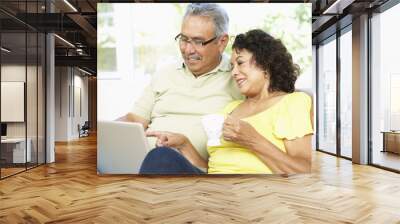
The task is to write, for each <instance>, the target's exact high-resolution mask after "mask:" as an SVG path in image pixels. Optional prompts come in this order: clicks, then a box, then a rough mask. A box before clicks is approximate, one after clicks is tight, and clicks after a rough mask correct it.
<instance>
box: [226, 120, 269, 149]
mask: <svg viewBox="0 0 400 224" xmlns="http://www.w3.org/2000/svg"><path fill="white" fill-rule="evenodd" d="M222 135H223V137H224V139H225V140H226V141H231V142H235V143H237V144H239V145H242V146H245V147H246V148H252V146H253V145H254V144H255V143H257V142H258V141H259V139H260V137H261V138H263V137H262V136H261V135H260V134H259V133H258V132H257V130H256V129H254V128H253V126H251V125H250V124H249V123H247V122H245V121H242V120H240V119H237V118H232V117H231V116H228V117H227V118H226V119H225V122H224V126H223V129H222Z"/></svg>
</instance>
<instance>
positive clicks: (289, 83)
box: [232, 29, 300, 93]
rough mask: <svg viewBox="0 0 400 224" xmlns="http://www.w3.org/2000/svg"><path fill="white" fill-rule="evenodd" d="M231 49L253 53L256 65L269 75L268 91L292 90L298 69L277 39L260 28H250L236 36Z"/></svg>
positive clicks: (290, 91)
mask: <svg viewBox="0 0 400 224" xmlns="http://www.w3.org/2000/svg"><path fill="white" fill-rule="evenodd" d="M232 49H233V50H243V49H246V50H247V51H249V52H251V53H252V54H253V58H252V60H255V62H256V65H257V66H258V67H259V68H261V69H263V70H264V71H267V73H268V74H269V75H270V84H269V88H268V91H269V92H275V91H283V92H287V93H292V92H294V88H295V87H294V84H295V82H296V79H297V76H298V75H299V74H300V69H299V66H298V65H296V64H294V63H293V60H292V55H291V54H290V53H289V52H288V50H287V49H286V47H285V46H284V45H283V43H282V42H281V41H280V40H279V39H275V38H274V37H272V36H271V35H269V34H268V33H266V32H264V31H262V30H260V29H255V30H250V31H248V32H246V33H245V34H239V35H237V36H236V38H235V41H234V42H233V45H232Z"/></svg>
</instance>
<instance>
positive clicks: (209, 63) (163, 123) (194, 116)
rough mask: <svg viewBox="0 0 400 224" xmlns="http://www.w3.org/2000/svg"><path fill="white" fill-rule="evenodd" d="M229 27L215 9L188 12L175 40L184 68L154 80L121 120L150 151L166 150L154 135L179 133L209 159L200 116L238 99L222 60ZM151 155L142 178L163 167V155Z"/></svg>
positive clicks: (202, 5) (192, 6) (175, 68)
mask: <svg viewBox="0 0 400 224" xmlns="http://www.w3.org/2000/svg"><path fill="white" fill-rule="evenodd" d="M228 23H229V19H228V16H227V13H226V12H225V11H224V9H222V8H221V7H220V6H219V5H217V4H212V3H197V4H190V5H189V6H188V7H187V9H186V13H185V15H184V17H183V22H182V26H181V32H180V33H179V34H178V35H177V36H176V37H175V40H176V41H177V42H178V44H179V48H180V51H181V54H182V58H183V63H180V64H179V66H176V65H175V66H172V67H169V68H165V69H162V70H161V72H160V73H159V74H156V75H155V76H154V78H153V80H152V82H151V83H150V85H149V86H148V87H146V88H145V90H144V93H143V95H142V96H141V98H139V100H138V101H137V103H136V104H135V105H134V107H133V109H132V111H131V112H130V113H128V114H127V115H125V116H124V117H123V118H122V119H121V120H125V121H132V122H140V123H142V124H143V126H144V127H145V128H147V130H148V131H147V133H148V136H152V137H150V138H149V143H150V145H151V146H155V147H156V146H165V145H163V144H162V142H165V141H163V140H165V139H160V135H159V134H158V133H159V132H158V131H163V133H165V131H167V132H173V133H179V134H182V135H184V136H185V137H187V138H188V139H189V140H190V142H191V143H192V144H193V146H194V147H195V148H196V149H197V150H198V152H199V154H200V155H201V156H202V157H203V158H205V159H207V158H208V154H207V150H206V142H207V137H206V134H205V132H204V130H203V128H202V126H201V120H200V119H201V116H203V115H205V114H211V113H216V112H218V111H219V110H221V109H222V108H223V107H224V106H225V105H226V104H227V103H229V102H231V101H232V100H235V99H239V98H241V95H240V93H239V91H238V89H237V86H236V84H235V83H234V81H233V80H232V79H231V77H230V70H231V69H230V64H229V59H228V58H227V57H226V56H225V55H223V52H224V49H225V48H226V46H227V44H228V40H229V37H228V34H227V32H228V25H229V24H228ZM157 138H158V139H157ZM163 138H167V137H166V135H163ZM171 150H172V149H171ZM152 151H154V152H156V151H159V150H152ZM154 152H153V156H152V157H151V158H147V159H146V160H145V164H143V165H142V169H141V173H157V172H159V170H152V168H151V167H153V166H154V165H157V164H159V163H161V162H162V161H161V160H162V158H161V157H162V155H161V154H157V155H154ZM168 162H172V163H173V161H168ZM150 163H151V164H150ZM179 166H180V165H179ZM178 171H179V170H178ZM178 171H177V173H179V172H178Z"/></svg>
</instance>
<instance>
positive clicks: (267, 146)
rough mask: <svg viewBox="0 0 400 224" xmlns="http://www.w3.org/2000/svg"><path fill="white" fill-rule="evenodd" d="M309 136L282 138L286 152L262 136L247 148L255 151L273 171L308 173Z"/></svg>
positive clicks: (309, 160) (309, 167)
mask: <svg viewBox="0 0 400 224" xmlns="http://www.w3.org/2000/svg"><path fill="white" fill-rule="evenodd" d="M311 136H312V135H306V136H304V137H301V138H297V139H294V140H284V144H285V148H286V153H284V152H282V151H281V150H280V149H279V148H278V147H276V146H275V145H274V144H272V143H271V142H270V141H268V140H267V139H265V138H264V137H263V136H261V138H260V139H259V140H258V141H257V142H255V143H253V144H251V145H249V149H251V150H252V151H253V152H255V153H256V154H257V155H258V157H259V158H260V159H261V160H262V161H263V162H264V163H265V164H266V165H267V166H268V167H269V168H270V169H271V170H272V171H273V173H285V174H294V173H308V172H310V171H311V158H312V156H311Z"/></svg>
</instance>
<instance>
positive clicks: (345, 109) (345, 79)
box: [340, 26, 352, 158]
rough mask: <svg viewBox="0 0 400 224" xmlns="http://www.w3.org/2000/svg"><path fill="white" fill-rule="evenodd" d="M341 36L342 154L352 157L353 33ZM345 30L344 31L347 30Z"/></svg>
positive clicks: (349, 31) (348, 29)
mask: <svg viewBox="0 0 400 224" xmlns="http://www.w3.org/2000/svg"><path fill="white" fill-rule="evenodd" d="M345 31H348V32H346V33H344V34H342V35H341V36H340V154H341V156H345V157H348V158H351V157H352V148H351V145H352V144H351V141H352V66H351V65H352V35H351V26H350V27H348V28H346V29H345ZM345 31H344V32H345Z"/></svg>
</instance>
